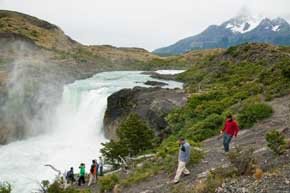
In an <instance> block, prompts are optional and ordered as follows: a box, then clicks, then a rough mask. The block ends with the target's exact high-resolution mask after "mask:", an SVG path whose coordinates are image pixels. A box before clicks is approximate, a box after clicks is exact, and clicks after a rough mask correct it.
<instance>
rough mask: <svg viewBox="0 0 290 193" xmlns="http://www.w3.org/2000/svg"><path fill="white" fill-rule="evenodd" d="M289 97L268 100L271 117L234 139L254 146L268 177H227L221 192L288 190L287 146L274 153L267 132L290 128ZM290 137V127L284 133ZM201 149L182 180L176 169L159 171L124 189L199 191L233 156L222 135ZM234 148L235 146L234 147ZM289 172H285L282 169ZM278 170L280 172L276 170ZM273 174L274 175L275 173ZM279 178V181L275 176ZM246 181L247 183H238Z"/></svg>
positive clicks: (130, 191)
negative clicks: (225, 150)
mask: <svg viewBox="0 0 290 193" xmlns="http://www.w3.org/2000/svg"><path fill="white" fill-rule="evenodd" d="M289 102H290V97H289V96H287V97H283V98H277V99H275V100H273V101H272V102H270V103H269V105H271V106H272V107H273V109H274V114H273V116H272V117H271V118H268V119H265V120H263V121H261V122H259V123H257V124H256V125H255V126H254V127H253V128H250V129H247V130H243V131H241V132H240V134H239V136H238V138H236V139H234V140H233V143H232V146H233V148H242V149H244V150H246V149H251V148H253V150H254V154H252V155H251V156H252V157H254V158H256V159H257V161H258V163H257V164H258V165H259V166H260V167H261V168H262V169H263V171H264V172H265V174H264V175H265V177H264V178H263V180H262V181H261V182H260V183H256V182H255V181H256V180H255V178H254V177H251V176H241V177H236V178H235V177H234V178H230V177H229V178H228V179H227V181H226V182H225V184H224V185H223V187H221V188H219V192H220V193H227V192H237V193H240V192H256V193H258V192H265V191H266V192H269V193H270V192H271V193H281V192H287V191H288V190H289V187H290V186H289V184H287V180H289V179H290V168H289V167H290V165H289V163H288V159H289V158H288V156H287V155H288V154H289V153H290V151H289V150H288V151H287V153H285V155H284V156H281V157H277V156H275V155H274V154H273V153H272V152H271V150H270V149H268V148H267V143H266V141H265V135H266V133H267V132H268V131H270V130H272V129H273V128H277V129H280V130H283V129H284V128H289V126H290V125H289V124H290V122H289V117H290V103H289ZM285 134H286V135H287V137H288V138H290V131H289V130H288V131H287V133H285ZM202 150H203V151H204V152H205V155H204V158H203V159H202V161H201V162H200V163H199V164H197V165H195V166H194V167H191V168H190V171H191V175H189V176H186V177H184V178H183V179H182V181H181V182H180V184H177V185H174V184H171V183H170V182H171V180H172V178H173V175H174V174H173V173H169V174H164V173H163V174H159V175H156V176H154V177H152V178H149V179H147V180H146V181H144V182H141V183H139V184H137V185H134V186H132V187H128V188H124V189H123V190H122V192H124V193H125V192H126V193H140V192H148V193H149V192H150V193H199V192H198V191H195V188H196V187H198V186H199V184H200V183H201V181H203V180H204V179H206V178H207V176H208V175H210V172H211V171H214V170H219V169H220V168H222V167H224V168H227V170H229V171H230V170H231V169H229V165H231V163H230V160H229V159H228V157H227V156H225V154H224V153H223V149H222V139H220V138H219V137H213V138H210V139H208V140H206V141H204V142H203V143H202ZM232 151H234V150H232ZM286 168H287V170H286V171H287V172H286V171H284V172H282V171H281V169H282V170H283V169H284V170H285V169H286ZM275 170H276V171H279V173H275ZM273 175H274V176H273ZM277 178H279V179H280V181H277V180H276V179H277ZM242 181H244V183H239V182H242Z"/></svg>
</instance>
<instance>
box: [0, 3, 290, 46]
mask: <svg viewBox="0 0 290 193" xmlns="http://www.w3.org/2000/svg"><path fill="white" fill-rule="evenodd" d="M245 7H246V8H247V9H249V10H250V11H251V12H252V13H254V14H262V15H265V16H268V17H277V16H280V17H284V18H285V19H287V20H288V21H290V9H289V7H290V0H0V9H8V10H13V11H19V12H23V13H26V14H30V15H33V16H36V17H38V18H41V19H44V20H47V21H49V22H50V23H53V24H56V25H57V26H59V27H60V28H61V29H62V30H63V31H64V32H65V33H66V34H67V35H69V36H70V37H71V38H73V39H75V40H77V41H79V42H80V43H83V44H87V45H100V44H109V45H114V46H118V47H142V48H145V49H148V50H154V49H156V48H159V47H163V46H167V45H170V44H172V43H175V42H176V41H178V40H180V39H182V38H185V37H188V36H192V35H195V34H198V33H200V32H201V31H203V30H204V29H205V28H206V27H207V26H209V25H211V24H221V23H222V22H224V21H226V20H228V19H229V18H231V17H234V16H235V15H237V13H239V12H240V10H241V9H242V8H245Z"/></svg>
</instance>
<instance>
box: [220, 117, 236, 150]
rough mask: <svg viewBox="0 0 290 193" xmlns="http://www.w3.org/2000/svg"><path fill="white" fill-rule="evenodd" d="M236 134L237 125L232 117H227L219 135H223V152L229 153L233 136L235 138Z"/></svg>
mask: <svg viewBox="0 0 290 193" xmlns="http://www.w3.org/2000/svg"><path fill="white" fill-rule="evenodd" d="M238 132H239V126H238V123H237V122H236V121H235V120H233V116H232V115H228V116H227V120H226V122H225V126H224V128H223V129H222V130H221V134H224V141H223V145H224V150H225V152H229V150H230V143H231V141H232V138H233V136H234V137H237V135H238Z"/></svg>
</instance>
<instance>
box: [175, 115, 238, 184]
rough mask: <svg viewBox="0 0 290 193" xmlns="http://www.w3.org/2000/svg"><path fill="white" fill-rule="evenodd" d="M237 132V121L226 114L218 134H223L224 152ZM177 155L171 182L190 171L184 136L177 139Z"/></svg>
mask: <svg viewBox="0 0 290 193" xmlns="http://www.w3.org/2000/svg"><path fill="white" fill-rule="evenodd" d="M238 132H239V126H238V123H237V122H236V121H235V120H234V119H233V116H232V115H228V116H227V119H226V121H225V124H224V127H223V129H221V131H220V134H221V135H223V147H224V151H225V152H226V153H228V152H229V150H230V143H231V141H232V138H233V137H237V135H238ZM179 146H180V147H179V155H178V167H177V170H176V175H175V177H174V180H173V183H175V184H177V183H178V182H179V180H180V177H181V175H182V174H184V175H185V176H187V175H189V174H190V171H189V170H188V169H187V168H186V164H187V163H188V162H189V160H190V145H189V143H187V142H186V140H185V139H184V138H180V139H179Z"/></svg>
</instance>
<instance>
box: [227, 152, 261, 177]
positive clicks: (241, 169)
mask: <svg viewBox="0 0 290 193" xmlns="http://www.w3.org/2000/svg"><path fill="white" fill-rule="evenodd" d="M253 152H254V150H253V149H247V150H241V149H239V148H237V149H235V150H234V151H231V152H230V153H229V155H228V157H229V160H230V162H231V163H232V165H233V166H234V167H235V168H236V169H237V174H238V175H250V174H251V172H252V171H253V167H254V165H255V164H256V160H255V159H254V157H253Z"/></svg>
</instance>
